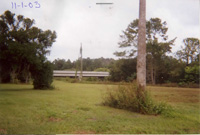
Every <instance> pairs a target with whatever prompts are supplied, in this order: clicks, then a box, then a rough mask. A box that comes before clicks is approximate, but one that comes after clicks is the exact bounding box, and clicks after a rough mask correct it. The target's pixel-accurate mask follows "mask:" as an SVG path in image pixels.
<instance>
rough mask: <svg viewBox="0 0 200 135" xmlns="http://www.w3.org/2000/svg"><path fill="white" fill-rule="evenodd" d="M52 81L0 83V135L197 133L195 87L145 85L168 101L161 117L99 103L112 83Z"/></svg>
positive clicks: (199, 99) (199, 109) (199, 101)
mask: <svg viewBox="0 0 200 135" xmlns="http://www.w3.org/2000/svg"><path fill="white" fill-rule="evenodd" d="M54 85H55V87H56V90H33V89H32V88H33V86H32V85H23V84H20V85H19V84H18V85H17V84H0V134H28V133H30V134H55V133H59V134H66V133H73V134H80V133H85V134H89V133H102V134H108V133H122V134H126V133H129V134H142V133H144V134H145V133H149V134H151V133H153V134H162V133H165V134H166V133H171V134H178V133H181V134H185V133H198V134H200V95H199V94H200V90H199V89H191V88H170V87H148V89H149V90H150V92H151V93H152V95H153V96H154V97H155V98H156V100H158V101H166V102H167V103H168V104H170V105H172V106H173V108H174V112H173V115H172V116H170V117H167V116H152V115H141V114H138V113H133V112H129V111H124V110H119V109H114V108H110V107H105V106H102V105H101V102H102V96H103V95H104V93H105V91H106V89H107V88H108V87H109V88H110V87H116V85H103V84H77V83H66V82H64V81H54Z"/></svg>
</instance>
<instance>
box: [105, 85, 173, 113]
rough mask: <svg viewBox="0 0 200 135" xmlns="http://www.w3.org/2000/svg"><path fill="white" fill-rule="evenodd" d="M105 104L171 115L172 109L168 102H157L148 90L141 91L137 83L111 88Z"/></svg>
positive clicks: (130, 109) (142, 111) (141, 111)
mask: <svg viewBox="0 0 200 135" xmlns="http://www.w3.org/2000/svg"><path fill="white" fill-rule="evenodd" d="M139 93H140V94H139ZM103 105H106V106H110V107H114V108H119V109H125V110H129V111H133V112H138V113H142V114H152V115H159V114H165V115H166V116H170V112H171V111H172V108H171V107H170V106H169V105H167V104H166V103H164V102H162V103H156V102H155V101H154V100H153V99H152V97H151V96H150V93H149V92H148V91H147V90H146V91H139V89H138V88H137V86H136V84H129V85H120V86H118V88H117V89H114V90H110V89H109V90H108V91H107V93H106V96H105V97H104V101H103Z"/></svg>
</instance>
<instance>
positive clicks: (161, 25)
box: [114, 18, 176, 84]
mask: <svg viewBox="0 0 200 135" xmlns="http://www.w3.org/2000/svg"><path fill="white" fill-rule="evenodd" d="M138 23H139V22H138V19H136V20H134V21H133V22H131V23H130V24H129V25H128V27H127V29H126V30H125V31H123V35H120V37H121V41H120V42H119V48H121V49H124V51H122V52H115V53H114V54H115V55H117V56H120V57H135V53H136V51H137V41H138ZM166 25H167V23H166V22H162V21H161V20H160V19H159V18H151V19H150V20H149V21H146V40H145V41H146V45H147V46H146V55H144V56H146V59H147V63H146V66H147V77H148V76H149V75H150V79H151V81H150V82H151V83H152V84H155V83H156V78H157V77H156V76H159V73H158V72H157V71H158V70H159V67H160V66H159V65H160V62H161V61H162V58H163V57H164V56H165V55H166V53H169V52H171V46H172V45H173V43H174V41H175V39H176V38H174V39H172V40H169V41H167V40H168V36H167V30H168V28H167V26H166ZM127 48H128V49H127ZM139 54H141V53H139Z"/></svg>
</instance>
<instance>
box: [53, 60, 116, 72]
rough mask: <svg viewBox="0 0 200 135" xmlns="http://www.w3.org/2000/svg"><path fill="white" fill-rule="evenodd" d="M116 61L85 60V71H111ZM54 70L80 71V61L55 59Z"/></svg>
mask: <svg viewBox="0 0 200 135" xmlns="http://www.w3.org/2000/svg"><path fill="white" fill-rule="evenodd" d="M114 62H115V60H114V59H112V58H103V57H101V58H96V59H90V58H89V57H88V58H83V70H84V71H109V69H110V66H111V64H112V63H114ZM53 65H54V70H74V71H75V70H80V60H75V61H71V60H70V59H68V60H67V61H66V60H65V59H59V58H58V59H55V60H54V61H53Z"/></svg>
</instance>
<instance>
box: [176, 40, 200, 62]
mask: <svg viewBox="0 0 200 135" xmlns="http://www.w3.org/2000/svg"><path fill="white" fill-rule="evenodd" d="M183 43H184V46H181V50H179V51H177V53H176V55H177V56H178V57H179V59H180V60H183V61H185V62H186V64H187V65H188V64H190V63H192V62H194V61H197V59H198V53H199V52H198V50H199V48H200V44H199V39H197V38H185V39H184V40H183Z"/></svg>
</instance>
